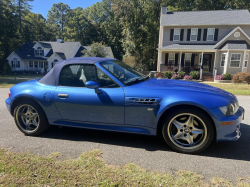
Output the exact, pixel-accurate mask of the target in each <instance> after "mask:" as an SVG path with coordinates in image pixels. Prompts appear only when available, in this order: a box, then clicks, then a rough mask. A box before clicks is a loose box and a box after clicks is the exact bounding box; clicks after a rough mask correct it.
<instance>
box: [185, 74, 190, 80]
mask: <svg viewBox="0 0 250 187" xmlns="http://www.w3.org/2000/svg"><path fill="white" fill-rule="evenodd" d="M183 79H184V80H192V77H191V76H190V75H185V76H184V77H183Z"/></svg>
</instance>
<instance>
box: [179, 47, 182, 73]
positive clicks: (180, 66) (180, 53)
mask: <svg viewBox="0 0 250 187" xmlns="http://www.w3.org/2000/svg"><path fill="white" fill-rule="evenodd" d="M181 58H182V51H181V52H180V63H179V71H181Z"/></svg>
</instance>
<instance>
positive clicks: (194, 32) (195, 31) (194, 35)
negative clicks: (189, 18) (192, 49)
mask: <svg viewBox="0 0 250 187" xmlns="http://www.w3.org/2000/svg"><path fill="white" fill-rule="evenodd" d="M197 35H198V29H191V36H190V41H197Z"/></svg>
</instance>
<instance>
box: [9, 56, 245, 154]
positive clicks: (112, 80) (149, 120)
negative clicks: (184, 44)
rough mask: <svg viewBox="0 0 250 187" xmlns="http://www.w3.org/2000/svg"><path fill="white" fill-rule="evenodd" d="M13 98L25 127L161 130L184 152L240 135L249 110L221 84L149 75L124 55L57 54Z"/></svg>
mask: <svg viewBox="0 0 250 187" xmlns="http://www.w3.org/2000/svg"><path fill="white" fill-rule="evenodd" d="M6 106H7V108H8V110H9V112H10V113H11V115H12V116H13V117H14V120H15V122H16V125H17V127H18V128H19V129H20V130H21V131H22V132H23V133H24V134H26V135H38V134H40V133H42V132H44V131H45V130H47V129H48V127H49V126H50V125H59V126H69V127H80V128H89V129H99V130H109V131H119V132H127V133H136V134H146V135H162V136H163V137H164V139H165V141H166V143H167V144H168V145H169V146H170V147H171V148H173V149H174V150H176V151H178V152H183V153H198V152H200V151H202V150H204V149H205V148H207V147H208V146H209V144H210V143H211V142H212V140H216V141H231V140H238V139H239V138H240V135H241V133H240V131H239V130H240V123H241V120H242V118H243V115H244V109H243V108H242V107H240V106H239V103H238V101H237V98H236V97H235V96H234V95H233V94H231V93H228V92H226V91H223V90H221V89H218V88H215V87H212V86H208V85H205V84H202V83H195V82H191V81H178V80H167V79H155V78H149V77H146V76H144V75H142V74H140V73H138V72H136V71H135V70H134V69H132V68H131V67H129V66H127V65H126V64H124V63H122V62H120V61H118V60H115V59H107V58H90V57H89V58H72V59H69V60H65V61H61V62H58V63H56V65H55V67H54V68H53V69H52V70H51V71H50V72H49V73H47V75H45V76H44V77H43V78H41V79H37V80H32V81H27V82H24V83H20V84H17V85H15V86H13V87H12V88H11V89H10V94H9V98H8V99H7V100H6ZM138 141H139V140H138Z"/></svg>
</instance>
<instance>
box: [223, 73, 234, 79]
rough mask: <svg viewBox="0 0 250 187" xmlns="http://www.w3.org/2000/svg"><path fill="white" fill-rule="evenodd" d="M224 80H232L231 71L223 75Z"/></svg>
mask: <svg viewBox="0 0 250 187" xmlns="http://www.w3.org/2000/svg"><path fill="white" fill-rule="evenodd" d="M222 80H232V76H231V73H226V74H223V75H222Z"/></svg>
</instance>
